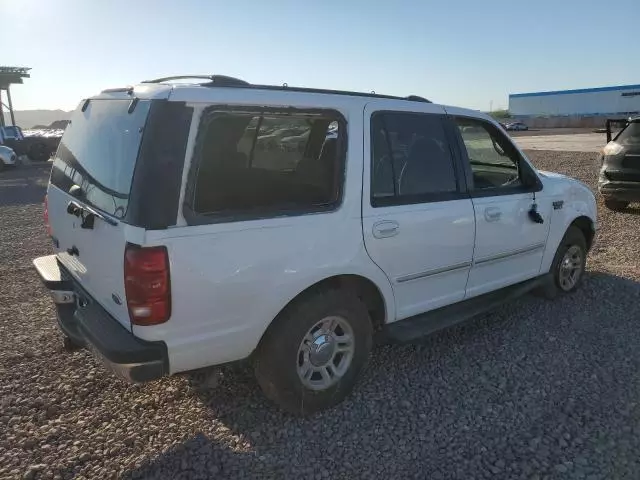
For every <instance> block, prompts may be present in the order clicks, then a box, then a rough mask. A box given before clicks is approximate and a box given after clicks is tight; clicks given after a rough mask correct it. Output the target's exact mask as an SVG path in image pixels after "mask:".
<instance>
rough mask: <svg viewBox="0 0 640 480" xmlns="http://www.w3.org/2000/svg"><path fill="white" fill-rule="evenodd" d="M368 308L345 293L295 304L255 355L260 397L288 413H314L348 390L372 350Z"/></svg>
mask: <svg viewBox="0 0 640 480" xmlns="http://www.w3.org/2000/svg"><path fill="white" fill-rule="evenodd" d="M372 334H373V330H372V325H371V319H370V317H369V314H368V312H367V308H366V307H365V305H364V304H363V303H362V302H361V301H360V299H359V298H358V297H357V296H355V295H354V294H352V293H351V292H349V291H343V290H337V289H327V290H322V291H318V292H314V293H311V294H309V295H306V296H304V297H303V298H301V299H299V300H297V301H294V303H293V304H292V305H290V306H289V307H287V308H286V309H285V310H284V311H283V312H282V313H281V314H280V315H279V316H278V318H276V320H275V321H274V324H273V325H272V326H271V327H269V329H268V330H267V332H266V333H265V336H264V337H263V339H262V340H261V342H260V345H259V346H258V349H257V352H256V359H255V373H256V377H257V379H258V383H259V384H260V386H261V387H262V390H263V391H264V393H265V395H266V396H267V397H268V398H269V399H271V400H273V401H274V402H275V403H277V404H278V405H280V406H281V407H282V408H283V409H285V410H287V411H288V412H290V413H294V414H298V415H304V414H310V413H314V412H317V411H320V410H324V409H326V408H329V407H332V406H334V405H336V404H338V403H340V402H341V401H342V400H343V399H344V398H345V397H346V396H347V395H348V394H349V393H350V392H351V390H352V389H353V387H354V385H355V383H356V381H357V379H358V376H359V374H360V372H361V371H362V370H363V368H364V367H365V365H366V363H367V360H368V358H369V353H370V351H371V346H372Z"/></svg>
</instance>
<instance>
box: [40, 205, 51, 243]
mask: <svg viewBox="0 0 640 480" xmlns="http://www.w3.org/2000/svg"><path fill="white" fill-rule="evenodd" d="M42 217H43V219H44V226H45V228H46V229H47V233H48V234H49V236H51V235H52V232H51V225H49V195H45V196H44V213H43V214H42Z"/></svg>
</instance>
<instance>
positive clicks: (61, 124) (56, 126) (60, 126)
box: [31, 120, 69, 130]
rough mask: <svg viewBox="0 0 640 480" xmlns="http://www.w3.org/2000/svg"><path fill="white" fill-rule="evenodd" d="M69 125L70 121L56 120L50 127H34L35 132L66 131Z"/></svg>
mask: <svg viewBox="0 0 640 480" xmlns="http://www.w3.org/2000/svg"><path fill="white" fill-rule="evenodd" d="M67 125H69V120H55V121H54V122H51V124H50V125H34V126H33V127H31V128H32V129H33V130H45V129H46V130H64V129H65V128H67Z"/></svg>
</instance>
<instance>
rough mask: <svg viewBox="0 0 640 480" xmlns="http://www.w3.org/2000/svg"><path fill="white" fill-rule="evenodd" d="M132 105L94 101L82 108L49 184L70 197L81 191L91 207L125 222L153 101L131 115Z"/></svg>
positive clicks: (64, 139) (66, 136)
mask: <svg viewBox="0 0 640 480" xmlns="http://www.w3.org/2000/svg"><path fill="white" fill-rule="evenodd" d="M130 103H131V100H91V101H90V102H89V104H88V105H87V108H86V109H85V111H84V112H83V111H82V109H81V108H78V109H77V110H76V111H75V112H74V114H73V116H72V118H71V122H70V123H69V125H68V126H67V129H66V130H65V132H64V135H63V137H62V140H61V142H60V146H59V147H58V151H57V153H56V157H55V159H54V162H53V169H52V172H51V183H52V184H54V185H56V186H57V187H59V188H61V189H62V190H65V191H69V188H71V187H72V186H73V185H77V186H79V187H80V188H81V196H80V198H81V199H82V200H84V201H86V202H87V203H90V204H92V205H93V206H95V207H97V208H99V209H101V210H103V211H105V212H107V213H109V214H112V215H114V216H116V217H119V218H122V217H124V215H125V213H126V210H127V205H128V201H129V190H130V189H131V180H132V177H133V170H134V168H135V165H136V159H137V157H138V150H139V148H140V140H141V139H142V132H143V129H144V126H145V122H146V120H147V115H148V113H149V106H150V104H151V102H150V101H143V100H141V101H139V102H138V104H137V105H136V107H135V109H134V110H133V112H131V113H128V111H127V110H128V109H129V105H130Z"/></svg>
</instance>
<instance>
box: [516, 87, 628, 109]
mask: <svg viewBox="0 0 640 480" xmlns="http://www.w3.org/2000/svg"><path fill="white" fill-rule="evenodd" d="M509 112H510V113H511V115H513V116H565V115H604V114H626V113H630V112H640V85H625V86H622V87H604V88H595V89H583V90H567V91H564V92H540V93H525V94H516V95H509Z"/></svg>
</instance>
